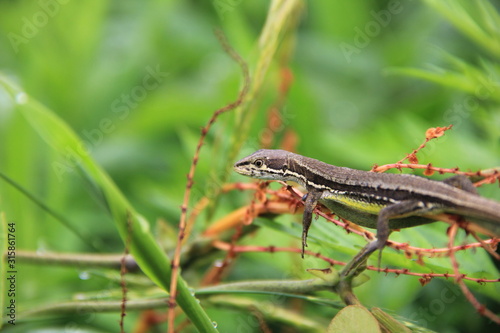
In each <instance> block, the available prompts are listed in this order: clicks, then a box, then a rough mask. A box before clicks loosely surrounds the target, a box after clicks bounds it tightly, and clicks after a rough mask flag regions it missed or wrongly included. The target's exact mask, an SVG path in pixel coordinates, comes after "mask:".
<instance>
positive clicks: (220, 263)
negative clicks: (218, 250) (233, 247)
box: [214, 259, 224, 268]
mask: <svg viewBox="0 0 500 333" xmlns="http://www.w3.org/2000/svg"><path fill="white" fill-rule="evenodd" d="M222 266H224V261H223V260H220V259H219V260H216V261H215V262H214V267H217V268H221V267H222Z"/></svg>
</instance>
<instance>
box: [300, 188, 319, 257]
mask: <svg viewBox="0 0 500 333" xmlns="http://www.w3.org/2000/svg"><path fill="white" fill-rule="evenodd" d="M322 193H323V192H321V191H316V190H311V191H309V192H308V193H307V194H306V196H305V197H306V198H305V201H304V215H303V216H302V258H304V251H305V248H306V246H307V232H308V231H309V227H310V226H311V222H312V216H313V210H314V207H316V204H317V203H318V200H319V198H321V194H322Z"/></svg>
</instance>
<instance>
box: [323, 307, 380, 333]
mask: <svg viewBox="0 0 500 333" xmlns="http://www.w3.org/2000/svg"><path fill="white" fill-rule="evenodd" d="M327 332H328V333H337V332H343V333H351V332H352V333H358V332H364V333H380V332H381V331H380V327H379V324H378V321H377V319H376V318H375V317H374V316H373V315H372V314H371V313H370V311H368V310H367V309H366V308H365V307H364V306H361V305H350V306H346V307H345V308H344V309H342V310H340V311H339V313H337V315H336V316H335V317H334V318H333V320H332V321H331V322H330V325H328V329H327Z"/></svg>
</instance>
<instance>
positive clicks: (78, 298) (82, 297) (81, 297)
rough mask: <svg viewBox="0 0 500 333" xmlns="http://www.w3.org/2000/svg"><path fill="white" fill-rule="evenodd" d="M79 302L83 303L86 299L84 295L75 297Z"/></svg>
mask: <svg viewBox="0 0 500 333" xmlns="http://www.w3.org/2000/svg"><path fill="white" fill-rule="evenodd" d="M73 297H74V298H75V299H76V300H77V301H83V300H84V299H85V298H86V297H85V295H84V294H80V293H78V294H76V295H75V296H73Z"/></svg>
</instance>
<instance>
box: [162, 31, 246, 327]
mask: <svg viewBox="0 0 500 333" xmlns="http://www.w3.org/2000/svg"><path fill="white" fill-rule="evenodd" d="M216 36H217V38H218V39H219V41H220V43H221V45H222V47H223V48H224V51H225V52H226V53H227V54H228V55H229V56H230V57H231V58H232V59H233V60H234V61H236V62H237V63H238V65H239V66H240V68H241V70H242V72H243V79H244V83H243V88H242V89H241V91H240V93H239V95H238V98H237V99H236V100H235V101H234V102H232V103H230V104H228V105H226V106H224V107H223V108H220V109H218V110H216V111H215V112H214V113H213V114H212V117H211V118H210V120H209V121H208V123H207V124H206V125H205V127H203V128H202V129H201V135H200V139H199V141H198V145H197V146H196V150H195V153H194V156H193V160H192V162H191V167H190V169H189V173H188V175H187V184H186V190H185V192H184V199H183V201H182V205H181V216H180V221H179V233H178V239H177V244H176V247H175V254H174V257H173V260H172V277H171V280H170V281H171V282H170V296H169V300H168V304H169V310H168V332H171V333H173V332H174V320H175V311H174V309H175V306H176V302H175V298H176V296H177V295H176V294H177V277H178V275H179V264H180V255H181V248H182V240H183V239H184V237H185V229H186V221H187V208H188V204H189V198H190V195H191V188H192V187H193V179H194V175H195V170H196V165H197V164H198V158H199V155H200V150H201V147H202V146H203V142H204V141H205V137H206V136H207V133H208V131H209V130H210V128H211V126H212V125H213V123H215V121H216V120H217V117H218V116H219V115H220V114H222V113H224V112H227V111H230V110H233V109H235V108H237V107H238V106H240V105H241V104H242V103H243V100H244V98H245V96H246V94H247V92H248V89H249V86H250V74H249V72H248V66H247V64H246V63H245V61H244V60H243V59H242V58H241V57H240V55H239V54H238V53H236V51H234V50H233V49H232V48H231V46H230V45H229V43H228V42H227V40H226V38H225V37H224V35H223V34H222V32H220V31H216Z"/></svg>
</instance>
